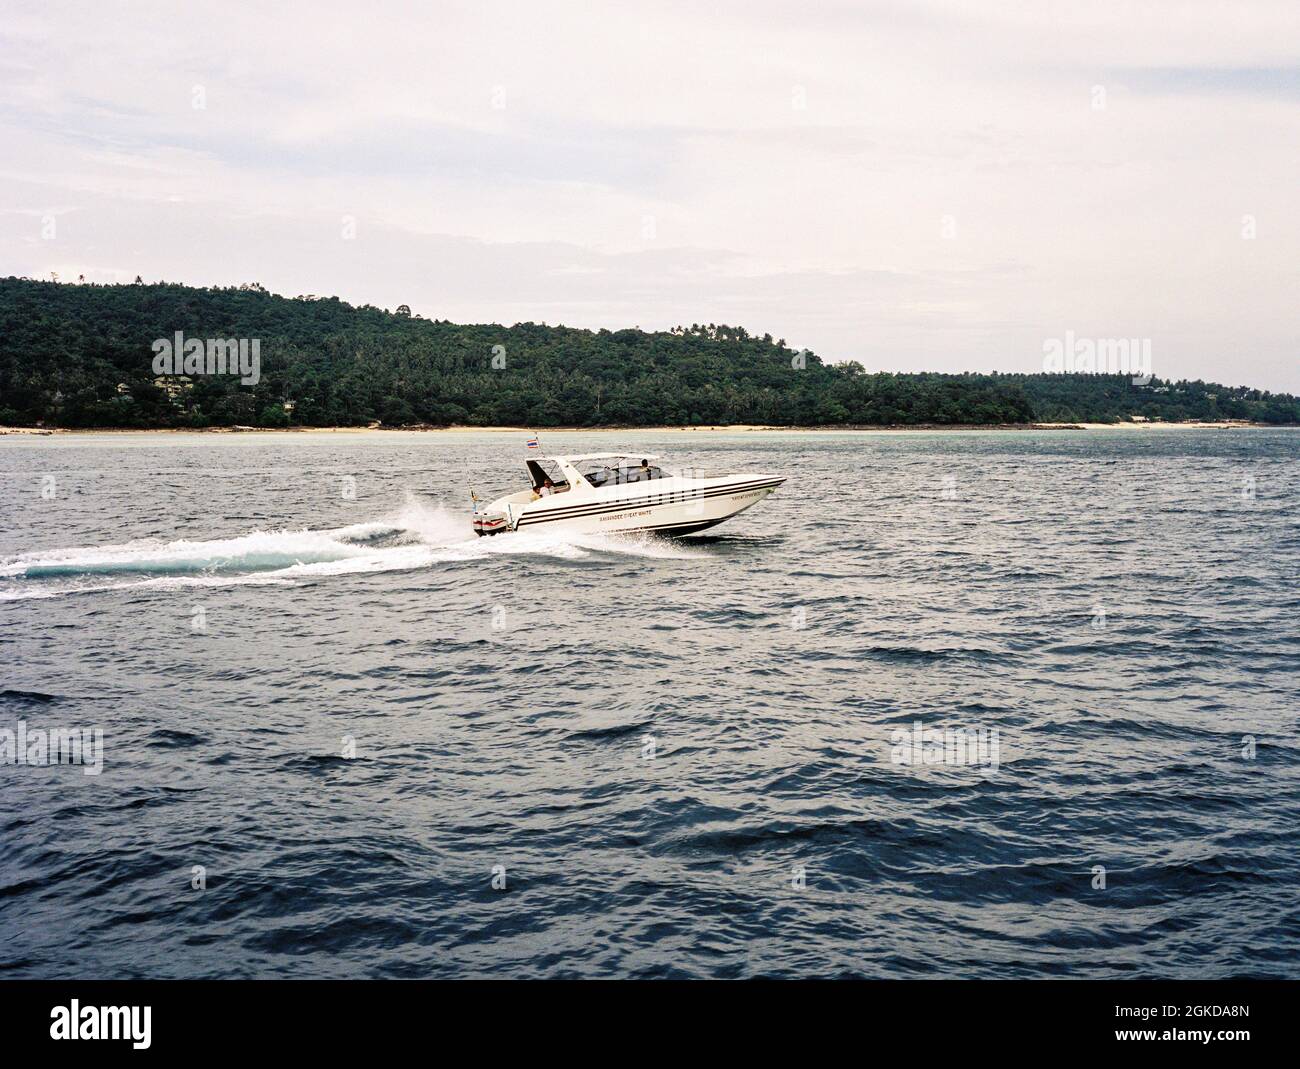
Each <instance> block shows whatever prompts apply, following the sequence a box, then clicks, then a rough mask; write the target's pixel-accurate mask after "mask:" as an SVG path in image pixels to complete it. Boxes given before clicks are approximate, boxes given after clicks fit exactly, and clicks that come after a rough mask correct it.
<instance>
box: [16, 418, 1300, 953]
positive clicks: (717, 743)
mask: <svg viewBox="0 0 1300 1069" xmlns="http://www.w3.org/2000/svg"><path fill="white" fill-rule="evenodd" d="M522 437H523V436H521V435H517V434H460V435H455V434H424V435H421V434H404V433H392V434H377V435H350V434H294V435H288V434H284V435H265V434H259V435H220V436H218V435H162V434H159V435H104V436H76V437H72V436H69V437H53V438H28V437H22V438H19V437H8V438H4V439H0V728H5V729H8V730H9V731H11V732H14V733H15V739H16V732H17V731H18V728H19V725H22V726H23V728H24V730H26V731H27V732H29V733H30V732H33V731H39V730H48V729H51V728H66V729H71V728H86V729H88V730H94V729H99V730H101V731H102V739H103V751H102V767H101V769H100V771H99V774H97V775H86V774H85V772H86V769H85V768H82V767H77V766H71V765H60V766H55V767H49V766H46V765H41V764H39V763H32V764H16V763H10V764H0V802H2V803H3V805H2V807H0V971H2V972H3V974H4V975H9V976H31V977H71V976H89V977H230V976H253V977H484V976H517V977H542V976H545V977H569V976H575V977H577V976H584V977H585V976H592V977H595V976H600V977H621V976H631V977H748V976H773V977H778V976H779V977H792V976H862V977H937V976H964V977H1043V976H1071V977H1151V976H1171V977H1235V976H1290V977H1296V976H1300V965H1297V961H1298V960H1300V849H1298V847H1300V834H1298V830H1297V829H1298V828H1300V764H1298V760H1297V759H1298V758H1300V746H1298V744H1297V739H1296V727H1297V712H1298V711H1300V700H1298V699H1300V523H1298V521H1300V465H1297V460H1298V459H1300V433H1294V432H1287V431H1267V430H1233V431H1225V430H1204V431H1192V430H1187V431H1183V430H1179V431H1168V432H1157V431H1145V432H1144V431H1136V430H1114V431H1109V430H1108V431H1080V432H1072V431H1057V432H968V433H946V434H944V433H905V434H898V433H875V434H873V433H855V434H850V433H844V434H798V433H788V434H787V433H771V434H768V433H732V434H667V433H662V434H656V433H653V432H651V433H639V434H614V433H601V434H545V435H543V439H542V441H543V446H544V447H545V448H546V449H547V450H549V451H552V452H559V453H563V452H587V451H596V450H599V449H605V448H611V449H614V448H619V449H621V448H628V449H632V450H636V451H648V452H656V453H661V454H664V457H665V459H664V463H665V464H667V465H668V466H672V465H673V464H674V463H675V462H676V463H680V464H694V465H698V466H700V467H703V468H707V469H711V470H717V471H722V470H728V469H730V470H735V471H738V472H747V471H763V472H768V471H776V472H780V473H783V474H786V475H788V476H789V481H788V482H787V483H786V484H785V486H783V487H782V488H781V489H780V490H779V491H778V492H777V493H776V494H775V495H773V496H772V497H770V498H769V499H767V500H766V501H764V502H762V503H761V504H759V505H758V506H756V507H755V508H753V509H752V510H750V511H748V512H746V513H744V514H743V515H741V516H739V517H736V518H734V519H733V520H731V521H729V522H727V523H725V524H723V525H722V526H720V527H717V528H714V529H713V530H712V531H710V532H708V533H707V534H706V535H703V536H697V537H694V538H688V539H682V540H676V541H673V540H665V539H659V538H653V537H644V536H624V537H618V536H581V537H577V538H569V539H565V538H563V537H561V536H556V535H535V534H518V535H503V536H500V537H497V538H493V539H476V538H474V537H473V535H472V534H471V532H470V530H469V526H468V488H469V487H470V486H473V487H475V488H476V489H478V490H479V492H480V493H481V494H487V493H496V492H503V491H505V490H507V489H513V488H515V487H516V485H517V484H518V483H519V482H520V479H521V472H522V468H521V463H520V462H521V459H522ZM918 725H919V736H918ZM945 733H946V734H945ZM2 739H3V736H0V740H2ZM940 740H942V741H943V744H939V742H940ZM11 752H12V750H11ZM927 759H928V763H927Z"/></svg>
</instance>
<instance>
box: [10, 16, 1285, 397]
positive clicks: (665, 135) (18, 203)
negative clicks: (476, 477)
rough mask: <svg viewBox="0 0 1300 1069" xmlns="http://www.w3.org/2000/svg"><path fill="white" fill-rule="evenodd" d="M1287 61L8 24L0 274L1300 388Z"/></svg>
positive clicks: (1143, 36) (913, 30) (534, 25)
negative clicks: (46, 224) (1070, 340)
mask: <svg viewBox="0 0 1300 1069" xmlns="http://www.w3.org/2000/svg"><path fill="white" fill-rule="evenodd" d="M1298 29H1300V16H1297V13H1296V10H1295V7H1294V5H1293V4H1289V3H1288V4H1282V3H1260V4H1255V5H1252V6H1251V8H1250V10H1249V11H1248V12H1247V11H1245V10H1241V11H1232V12H1225V11H1224V9H1223V8H1222V7H1221V5H1218V4H1210V3H1198V2H1193V3H1189V4H1182V5H1179V6H1178V8H1177V9H1174V8H1166V7H1163V6H1159V5H1153V6H1150V7H1141V8H1134V7H1133V5H1130V4H1119V3H1116V4H1100V5H1088V6H1087V7H1086V8H1077V9H1076V8H1070V9H1069V10H1068V11H1062V10H1061V9H1059V8H1056V7H1050V6H1049V7H1039V6H1037V5H1027V6H1024V7H1016V8H1005V9H1000V8H992V9H990V8H988V7H987V5H980V4H974V3H929V2H917V3H903V2H888V3H885V2H882V3H865V4H864V3H852V4H850V3H843V4H838V3H831V4H828V5H824V6H820V7H819V8H818V9H817V10H816V11H815V12H812V11H805V10H803V9H798V8H793V7H790V6H789V5H783V4H776V3H774V2H771V3H769V2H767V0H756V2H753V3H749V4H740V3H736V4H722V5H710V6H709V7H708V8H707V9H704V8H701V7H699V6H698V5H690V4H685V3H681V4H669V5H667V6H665V5H664V4H648V3H647V4H630V5H618V6H610V7H608V8H585V7H579V6H576V5H568V4H558V3H557V4H545V3H542V4H539V3H530V4H523V3H514V4H511V3H497V4H491V3H489V4H483V3H477V4H468V3H465V4H455V3H453V4H440V5H438V6H437V8H436V9H435V8H429V9H422V8H417V7H411V6H408V5H389V4H382V3H379V4H372V5H368V6H367V7H366V9H365V10H364V11H358V9H357V8H356V7H355V6H354V5H342V4H335V5H331V4H326V5H301V6H290V7H287V8H282V7H279V6H277V7H276V8H275V9H274V10H268V11H256V12H254V11H252V10H247V11H245V10H239V9H234V10H232V9H230V8H229V7H228V6H219V5H198V6H196V7H194V8H193V9H192V11H190V10H189V9H187V16H186V18H185V19H183V20H182V19H178V18H175V17H174V15H173V14H172V13H171V9H170V8H168V7H165V6H162V5H148V4H144V5H131V6H129V7H123V8H102V9H101V8H90V9H86V8H84V7H82V6H79V5H77V6H66V5H58V4H55V5H50V6H47V5H41V6H40V7H30V8H28V9H25V10H22V11H20V12H18V13H16V14H15V16H14V18H13V19H12V20H8V21H7V23H6V27H5V31H4V34H3V36H2V37H0V100H3V101H4V103H3V104H2V105H0V136H3V137H4V139H5V145H6V151H5V154H4V157H3V159H0V200H2V202H3V204H4V205H6V206H7V207H8V208H9V209H10V210H11V214H7V215H3V216H0V236H3V237H4V239H5V246H4V247H5V257H4V259H5V260H6V261H7V262H6V263H5V264H4V265H3V269H4V270H5V271H6V273H8V272H12V273H19V274H29V275H47V274H48V272H49V271H51V270H57V271H59V273H60V275H61V276H62V277H65V278H66V277H68V276H69V275H72V276H75V275H76V274H78V273H82V272H83V271H84V273H86V274H87V276H88V277H91V278H102V279H108V278H117V277H123V276H126V277H132V278H133V277H134V276H135V274H137V273H140V274H143V275H144V277H146V278H157V277H166V278H169V279H172V280H181V281H192V282H196V283H200V282H213V283H218V282H219V283H230V282H242V281H251V280H257V281H260V282H262V283H263V284H265V285H267V286H270V287H271V288H273V289H276V290H279V291H282V292H286V293H290V294H296V293H318V294H323V293H337V294H338V295H339V296H341V297H343V298H344V299H347V300H351V301H354V302H358V303H360V302H367V301H368V302H371V303H375V304H379V305H381V306H387V307H395V306H396V305H397V304H399V303H406V304H409V305H411V307H412V308H413V309H415V310H417V311H422V312H424V313H425V314H429V315H437V316H440V317H445V318H452V319H457V318H463V319H472V320H476V321H507V322H509V321H515V320H527V319H531V320H537V321H541V320H545V321H548V322H566V323H569V324H570V325H580V326H581V325H586V326H594V327H601V326H604V327H617V326H624V325H640V326H643V327H647V328H649V327H668V326H672V325H675V324H677V323H690V322H694V321H705V322H709V321H712V322H734V323H739V324H742V325H744V326H746V327H747V328H748V329H750V330H751V331H754V332H756V333H760V334H761V333H765V332H770V333H772V334H773V335H775V336H781V337H785V338H786V339H787V340H789V341H790V342H791V343H792V344H796V345H801V346H807V347H809V348H811V349H813V350H815V351H817V352H819V353H820V354H822V355H823V356H825V357H828V358H832V359H847V358H852V359H860V360H863V361H864V362H865V363H867V364H869V365H870V366H877V367H894V368H898V369H900V370H910V369H917V368H934V369H944V370H956V369H962V368H971V369H991V368H1002V369H1006V370H1033V369H1036V368H1038V367H1040V366H1041V353H1042V341H1043V339H1044V338H1048V337H1056V336H1059V335H1061V334H1062V333H1063V332H1064V331H1065V330H1067V329H1068V330H1074V331H1075V332H1076V333H1077V334H1080V335H1091V336H1097V337H1112V336H1123V337H1150V338H1152V340H1153V356H1154V359H1155V363H1156V372H1157V374H1160V375H1162V376H1168V375H1174V376H1180V375H1187V376H1190V377H1204V378H1217V379H1231V380H1233V381H1238V380H1240V381H1243V382H1247V383H1250V384H1256V385H1261V386H1268V387H1272V388H1287V389H1293V390H1300V361H1297V360H1296V359H1295V349H1296V338H1295V322H1294V311H1293V306H1294V292H1295V288H1296V282H1297V279H1296V275H1295V266H1294V264H1295V260H1294V250H1295V249H1296V248H1297V247H1300V213H1298V212H1297V208H1298V207H1300V205H1298V204H1297V198H1298V197H1300V194H1298V193H1297V190H1296V185H1295V182H1294V175H1295V173H1296V171H1297V166H1296V165H1297V163H1298V162H1300V160H1297V147H1296V140H1295V137H1294V129H1295V123H1296V121H1297V106H1298V103H1300V102H1298V101H1297V99H1296V92H1295V87H1296V75H1295V71H1296V70H1297V63H1296V59H1297V57H1296V50H1297V48H1300V45H1297V42H1300V33H1297V32H1296V31H1297V30H1298ZM1097 87H1100V88H1101V89H1102V94H1101V102H1102V104H1104V106H1103V107H1098V106H1097V104H1098V96H1097V93H1096V89H1097ZM196 105H199V106H196ZM51 206H57V207H59V208H60V210H61V211H62V212H66V213H68V214H65V215H61V216H60V218H59V223H58V227H57V238H56V239H54V240H47V239H45V238H43V237H42V236H41V233H40V216H42V215H43V214H45V213H46V212H47V211H48V210H49V209H50V207H51ZM71 209H76V211H72V210H71ZM12 212H19V213H22V212H27V213H30V214H28V215H22V214H12ZM345 217H346V218H348V219H351V220H353V221H354V225H355V228H356V233H357V237H356V239H355V240H351V241H349V240H347V239H345V238H344V237H343V236H342V235H343V233H344V231H345V227H344V219H345ZM1246 217H1250V218H1252V219H1253V220H1254V224H1253V232H1254V234H1255V237H1253V238H1243V236H1242V235H1243V233H1245V232H1246V229H1247V228H1245V227H1244V225H1243V220H1244V219H1245V218H1246Z"/></svg>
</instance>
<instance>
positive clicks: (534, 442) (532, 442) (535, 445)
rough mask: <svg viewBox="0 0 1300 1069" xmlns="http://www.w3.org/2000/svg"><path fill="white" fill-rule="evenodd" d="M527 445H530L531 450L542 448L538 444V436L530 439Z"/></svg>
mask: <svg viewBox="0 0 1300 1069" xmlns="http://www.w3.org/2000/svg"><path fill="white" fill-rule="evenodd" d="M527 445H528V448H529V449H540V448H541V445H539V444H538V441H537V438H536V436H534V437H532V438H529V439H528V442H527Z"/></svg>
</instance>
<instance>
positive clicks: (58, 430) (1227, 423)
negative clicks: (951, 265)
mask: <svg viewBox="0 0 1300 1069" xmlns="http://www.w3.org/2000/svg"><path fill="white" fill-rule="evenodd" d="M1241 429H1247V430H1251V429H1263V430H1294V429H1297V428H1296V425H1293V424H1285V423H1253V422H1251V421H1249V420H1222V421H1219V422H1208V421H1204V420H1188V421H1186V422H1183V423H1166V422H1160V423H1129V422H1120V423H973V424H968V423H960V424H950V423H917V424H907V425H896V424H895V425H869V424H845V425H843V426H835V427H786V426H774V425H769V424H758V423H724V424H702V425H700V426H694V427H690V426H678V425H671V426H636V427H610V426H600V427H545V428H540V429H536V428H532V427H505V426H492V427H468V426H454V425H453V426H449V427H430V426H419V425H417V426H411V427H381V426H367V427H146V428H140V427H75V428H74V427H0V436H8V435H14V436H24V437H33V436H34V437H51V436H59V437H63V436H67V435H93V434H136V435H143V434H216V435H222V434H391V433H399V434H400V433H405V434H538V435H542V434H613V433H624V434H650V433H654V434H737V433H739V434H745V433H751V432H760V433H774V432H784V433H788V434H844V433H853V434H864V433H873V434H876V433H878V434H908V433H912V434H915V433H924V434H931V433H934V432H945V433H962V432H969V431H1095V430H1136V431H1173V430H1241Z"/></svg>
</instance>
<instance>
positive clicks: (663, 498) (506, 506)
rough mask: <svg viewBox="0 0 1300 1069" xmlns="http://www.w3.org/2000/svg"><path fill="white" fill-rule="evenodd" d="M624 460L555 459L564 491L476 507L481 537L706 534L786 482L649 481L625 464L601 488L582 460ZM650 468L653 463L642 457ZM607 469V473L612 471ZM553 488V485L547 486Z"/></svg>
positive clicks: (659, 476) (735, 478)
mask: <svg viewBox="0 0 1300 1069" xmlns="http://www.w3.org/2000/svg"><path fill="white" fill-rule="evenodd" d="M606 458H608V459H610V460H624V459H625V458H623V457H622V456H621V455H617V454H589V455H587V456H585V457H575V458H570V457H554V458H548V459H550V460H554V461H555V462H556V463H558V465H559V467H560V470H561V471H562V473H563V478H562V480H561V481H560V484H559V485H560V489H559V490H558V491H557V492H554V493H543V494H540V495H539V493H538V490H537V488H538V487H539V486H540V482H537V483H535V487H534V490H533V491H521V492H519V493H515V494H511V495H508V496H506V497H502V498H498V499H497V500H496V501H493V502H492V503H491V504H490V505H487V506H485V507H482V508H476V509H475V511H474V515H473V520H472V523H473V528H474V531H475V533H477V534H481V535H495V534H505V533H508V532H512V531H525V532H543V533H550V532H574V533H584V534H585V533H592V532H623V531H656V532H658V533H661V534H669V535H683V534H694V533H695V532H697V531H705V530H708V529H709V528H710V527H714V526H716V525H717V524H719V523H722V522H723V521H724V520H728V519H730V518H731V517H732V516H735V515H736V514H737V513H740V512H744V511H745V510H746V509H747V508H751V507H752V506H754V505H756V504H758V502H760V501H762V500H763V498H765V497H767V495H768V494H770V493H772V491H773V490H775V489H776V488H777V487H778V486H780V485H781V484H782V483H783V482H785V478H784V477H783V476H778V475H716V476H703V477H700V476H694V475H685V474H681V475H669V474H667V473H663V472H661V470H660V469H658V468H655V469H649V468H648V466H647V468H646V469H645V471H646V472H650V471H653V473H654V474H653V477H650V478H644V477H642V476H641V475H640V474H639V473H638V471H637V469H635V468H629V467H628V466H626V465H623V466H621V467H620V468H619V469H618V472H617V478H615V479H611V481H610V482H609V484H608V485H601V484H600V482H601V480H600V477H599V474H597V475H592V474H590V473H588V474H585V475H584V474H583V472H581V471H580V470H579V469H578V468H576V467H574V463H573V462H575V461H584V460H587V461H589V460H592V459H595V460H597V461H600V460H604V459H606ZM529 463H530V470H531V471H532V474H533V477H534V478H535V479H540V476H541V474H542V473H541V469H540V468H536V466H535V465H534V464H533V462H531V461H530V462H529ZM642 463H643V464H646V463H647V461H645V460H643V461H642ZM612 473H613V471H612V469H611V468H609V467H607V466H606V467H604V468H603V472H602V473H600V474H612ZM548 487H549V483H548Z"/></svg>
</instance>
